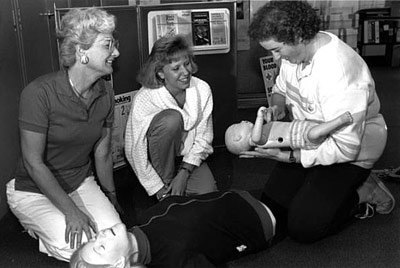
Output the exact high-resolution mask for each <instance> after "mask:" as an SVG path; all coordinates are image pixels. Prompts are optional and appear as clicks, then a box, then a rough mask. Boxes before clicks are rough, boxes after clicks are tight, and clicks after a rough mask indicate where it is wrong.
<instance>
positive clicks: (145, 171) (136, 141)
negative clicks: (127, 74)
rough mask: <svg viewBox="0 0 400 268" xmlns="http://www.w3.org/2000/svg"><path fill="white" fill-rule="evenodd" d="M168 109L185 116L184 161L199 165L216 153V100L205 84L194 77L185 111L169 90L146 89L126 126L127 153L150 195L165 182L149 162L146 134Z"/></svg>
mask: <svg viewBox="0 0 400 268" xmlns="http://www.w3.org/2000/svg"><path fill="white" fill-rule="evenodd" d="M166 109H174V110H177V111H178V112H180V113H181V115H182V118H183V122H184V130H185V135H183V141H182V143H183V144H182V146H181V148H182V150H181V155H182V156H183V161H184V162H186V163H189V164H192V165H195V166H199V165H200V164H201V162H202V161H203V160H204V159H206V158H207V157H208V156H209V155H210V154H211V153H212V152H213V147H212V141H213V137H214V136H213V124H212V109H213V99H212V93H211V89H210V86H209V85H208V84H207V83H206V82H205V81H203V80H201V79H199V78H196V77H192V79H191V81H190V87H189V88H187V89H186V102H185V104H184V106H183V108H182V109H181V108H180V107H179V106H178V104H177V103H176V101H175V99H174V98H173V97H172V95H171V94H170V93H169V91H168V90H167V89H166V88H165V87H160V88H157V89H149V88H145V87H142V88H141V89H140V90H139V92H138V93H137V94H136V95H135V97H134V99H133V102H132V107H131V111H130V114H129V118H128V122H127V125H126V132H125V153H126V157H127V159H128V161H129V163H130V164H131V166H132V167H133V170H134V171H135V173H136V176H137V177H138V179H139V181H140V182H141V184H142V185H143V187H144V188H145V189H146V191H147V193H148V194H149V195H153V194H155V193H157V192H158V191H159V190H160V189H161V188H162V187H163V186H164V183H163V181H162V180H161V178H160V177H159V176H158V174H157V172H156V171H155V170H154V168H153V167H152V165H151V164H150V162H149V158H148V154H147V139H146V132H147V129H148V128H149V126H150V123H151V121H152V119H153V117H154V116H155V115H156V114H158V113H159V112H161V111H163V110H166Z"/></svg>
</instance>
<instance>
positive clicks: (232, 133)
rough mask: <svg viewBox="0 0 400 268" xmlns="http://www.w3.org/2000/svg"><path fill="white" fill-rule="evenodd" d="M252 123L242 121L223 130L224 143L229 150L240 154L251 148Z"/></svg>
mask: <svg viewBox="0 0 400 268" xmlns="http://www.w3.org/2000/svg"><path fill="white" fill-rule="evenodd" d="M252 130H253V123H251V122H249V121H242V122H240V123H237V124H233V125H231V126H230V127H229V128H228V129H227V130H226V131H225V145H226V148H227V149H228V151H229V152H231V153H233V154H240V153H241V152H244V151H248V150H250V149H251V147H252V145H251V133H252Z"/></svg>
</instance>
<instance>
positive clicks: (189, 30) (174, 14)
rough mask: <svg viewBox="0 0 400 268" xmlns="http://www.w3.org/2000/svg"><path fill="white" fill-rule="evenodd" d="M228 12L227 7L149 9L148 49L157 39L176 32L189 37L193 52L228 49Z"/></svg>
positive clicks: (212, 52)
mask: <svg viewBox="0 0 400 268" xmlns="http://www.w3.org/2000/svg"><path fill="white" fill-rule="evenodd" d="M229 16H230V12H229V10H228V9H226V8H215V9H195V10H161V11H160V10H157V11H151V12H149V13H148V16H147V21H148V38H149V53H150V51H151V49H152V47H153V44H154V42H155V41H156V40H157V39H159V38H160V37H162V36H165V35H176V34H181V35H184V36H186V37H187V38H188V40H189V42H190V44H191V45H193V51H194V53H195V54H218V53H228V52H229V50H230V43H229V42H230V32H229V29H230V28H229V27H230V25H229Z"/></svg>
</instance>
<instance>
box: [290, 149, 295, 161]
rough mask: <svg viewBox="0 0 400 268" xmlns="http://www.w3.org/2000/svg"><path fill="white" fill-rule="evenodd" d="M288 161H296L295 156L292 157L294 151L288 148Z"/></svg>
mask: <svg viewBox="0 0 400 268" xmlns="http://www.w3.org/2000/svg"><path fill="white" fill-rule="evenodd" d="M289 163H296V157H294V151H293V150H290V154H289Z"/></svg>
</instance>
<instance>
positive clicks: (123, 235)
mask: <svg viewBox="0 0 400 268" xmlns="http://www.w3.org/2000/svg"><path fill="white" fill-rule="evenodd" d="M130 251H131V243H130V240H129V234H128V232H127V230H126V227H125V225H124V224H122V223H119V224H116V225H114V226H113V227H111V228H108V229H104V230H101V231H100V232H99V233H98V234H97V236H96V238H94V239H92V240H91V241H89V242H88V243H86V244H85V245H84V246H83V248H82V250H81V256H82V258H83V259H84V260H85V261H86V262H88V263H91V264H115V263H117V262H118V261H121V259H123V261H122V262H124V258H129V254H130Z"/></svg>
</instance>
